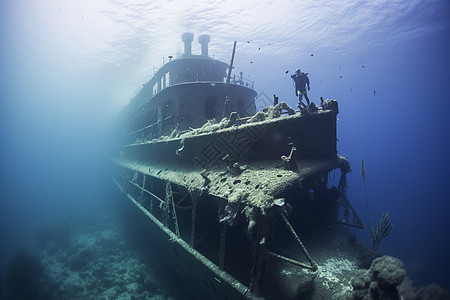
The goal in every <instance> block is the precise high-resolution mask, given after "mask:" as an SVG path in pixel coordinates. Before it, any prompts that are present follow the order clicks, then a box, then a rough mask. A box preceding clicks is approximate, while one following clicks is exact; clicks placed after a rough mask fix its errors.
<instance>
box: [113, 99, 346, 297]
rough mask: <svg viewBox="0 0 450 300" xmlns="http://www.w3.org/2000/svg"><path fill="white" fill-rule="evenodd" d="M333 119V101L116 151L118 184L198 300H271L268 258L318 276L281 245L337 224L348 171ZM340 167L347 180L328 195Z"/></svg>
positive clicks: (300, 252) (302, 251) (303, 257)
mask: <svg viewBox="0 0 450 300" xmlns="http://www.w3.org/2000/svg"><path fill="white" fill-rule="evenodd" d="M336 116H337V103H335V106H334V107H333V108H331V109H325V108H324V109H319V110H318V111H317V112H311V113H308V114H300V113H298V112H297V113H295V114H292V115H290V116H279V117H276V118H272V119H267V120H261V121H253V122H247V123H244V122H242V123H244V124H241V123H239V122H237V123H236V124H234V125H231V126H229V127H226V128H220V127H219V128H218V127H215V128H213V129H208V128H203V129H198V130H194V131H193V132H190V133H184V134H180V135H179V137H176V138H163V139H159V140H156V141H155V140H154V141H149V142H144V143H136V144H130V145H126V146H120V147H117V148H115V152H116V153H117V156H116V157H115V158H114V159H113V162H114V180H115V182H116V183H117V185H118V186H119V188H120V190H121V191H122V192H124V193H125V195H126V197H127V198H128V199H129V200H130V201H131V202H132V203H133V204H134V205H135V206H136V207H137V208H139V210H140V211H141V212H142V213H143V214H144V215H145V216H146V217H148V219H149V221H150V222H149V223H151V226H152V227H153V228H154V234H155V235H154V236H152V238H155V240H156V241H157V242H158V243H160V248H161V249H162V250H163V251H162V252H163V253H164V255H165V256H167V257H168V258H169V259H170V260H171V261H172V265H173V267H174V271H175V272H176V273H178V274H179V275H180V277H182V278H184V280H185V281H188V282H189V284H188V286H190V287H194V288H193V289H192V293H193V295H194V297H198V298H199V299H257V298H265V297H266V295H270V294H271V293H274V291H277V289H280V290H281V289H282V287H280V286H278V287H277V286H273V287H268V286H267V283H266V284H264V283H265V282H267V280H268V279H267V278H270V277H271V276H274V275H273V274H268V273H267V266H268V265H269V263H268V262H269V261H270V260H276V261H277V264H289V265H294V266H296V267H298V268H299V269H304V268H306V269H309V270H312V272H314V271H315V270H317V265H315V263H314V259H313V258H311V257H310V256H309V254H308V252H307V250H306V248H305V247H304V246H303V248H302V247H301V246H300V245H299V244H296V243H294V244H291V243H287V244H286V247H285V248H284V249H283V245H282V244H283V243H284V239H285V238H286V236H285V234H287V236H291V237H290V239H291V241H295V240H296V233H295V232H296V230H297V231H298V229H299V228H300V229H302V228H311V227H321V226H329V225H330V224H334V222H335V220H336V218H337V214H338V209H339V208H338V207H339V203H341V204H342V193H340V191H342V190H343V189H345V175H346V172H347V171H348V170H349V166H348V162H347V161H346V160H345V158H343V157H341V156H339V155H338V154H337V151H336ZM293 148H295V149H298V150H297V151H294V152H293V153H295V154H293V155H290V154H291V152H292V149H293ZM282 156H283V157H284V160H283V159H282ZM289 156H291V157H290V160H289V159H287V158H288V157H289ZM287 160H288V161H287ZM335 169H340V170H341V174H342V175H341V176H342V177H341V181H340V182H339V186H337V187H332V188H330V187H328V186H327V178H328V174H329V172H330V171H333V170H335ZM289 220H291V221H289ZM297 220H300V221H297ZM280 224H284V225H281V227H280ZM305 226H306V227H305ZM280 231H284V233H280ZM282 236H284V238H281V237H282ZM297 238H298V236H297ZM300 243H301V242H300ZM293 248H294V250H293ZM292 251H293V252H292ZM275 252H277V253H275ZM280 253H281V254H280ZM292 253H296V255H295V256H294V258H292V257H291V258H287V257H286V256H285V255H291V254H292ZM301 261H302V262H301ZM298 284H299V285H300V284H301V281H299V283H298ZM262 285H264V287H262ZM293 285H295V283H293ZM293 290H295V287H293Z"/></svg>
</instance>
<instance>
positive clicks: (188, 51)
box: [181, 32, 194, 57]
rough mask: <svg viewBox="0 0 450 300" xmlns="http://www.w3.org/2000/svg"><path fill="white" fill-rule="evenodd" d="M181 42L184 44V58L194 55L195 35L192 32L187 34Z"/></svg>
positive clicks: (184, 34)
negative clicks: (193, 43) (193, 42)
mask: <svg viewBox="0 0 450 300" xmlns="http://www.w3.org/2000/svg"><path fill="white" fill-rule="evenodd" d="M181 40H182V41H183V43H184V54H183V57H187V56H191V55H192V41H193V40H194V34H193V33H192V32H185V33H183V35H182V36H181Z"/></svg>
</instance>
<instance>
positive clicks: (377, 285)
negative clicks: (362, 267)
mask: <svg viewBox="0 0 450 300" xmlns="http://www.w3.org/2000/svg"><path fill="white" fill-rule="evenodd" d="M405 278H406V270H405V266H404V265H403V263H402V262H401V261H400V260H399V259H397V258H395V257H391V256H382V257H378V258H376V259H375V260H374V261H373V262H372V265H371V266H370V269H369V270H368V271H360V272H359V273H358V274H357V276H356V277H354V278H353V279H352V286H353V290H354V293H353V299H393V300H394V299H399V300H400V294H399V291H398V289H397V286H398V285H400V284H401V283H402V281H403V280H404V279H405Z"/></svg>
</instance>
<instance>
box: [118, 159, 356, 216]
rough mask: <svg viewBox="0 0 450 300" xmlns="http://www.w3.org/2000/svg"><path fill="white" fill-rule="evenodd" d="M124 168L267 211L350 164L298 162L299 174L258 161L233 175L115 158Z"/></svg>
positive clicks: (277, 164) (341, 161) (219, 170)
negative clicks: (303, 183) (287, 194)
mask: <svg viewBox="0 0 450 300" xmlns="http://www.w3.org/2000/svg"><path fill="white" fill-rule="evenodd" d="M114 163H115V164H116V165H118V166H120V167H122V168H124V169H127V170H131V171H135V172H138V173H141V174H144V175H148V176H151V177H153V178H157V179H160V180H162V181H166V182H171V183H173V184H176V185H179V186H182V187H184V188H186V189H187V190H190V191H192V190H199V191H203V192H205V193H207V194H210V195H211V196H214V197H217V198H222V199H225V200H227V201H228V202H239V203H242V204H244V205H250V206H252V207H258V208H267V207H271V206H273V204H274V201H275V200H276V199H277V198H278V197H280V195H282V193H283V192H284V191H286V190H289V189H291V188H293V187H295V186H299V185H300V184H301V181H302V180H304V179H306V178H311V177H314V176H315V175H320V174H324V173H328V172H329V171H332V170H333V169H337V168H342V167H344V168H347V166H348V161H347V160H346V159H345V158H344V157H342V156H337V157H336V159H335V160H302V161H297V169H296V170H295V171H292V170H285V169H284V167H283V163H282V162H281V160H277V161H263V162H256V163H253V164H251V165H247V166H244V167H241V169H243V170H242V173H240V174H235V175H233V174H230V173H232V171H224V169H223V168H213V169H208V170H207V171H205V170H204V169H201V168H198V167H197V168H183V167H181V168H180V166H177V165H172V166H170V165H167V164H164V165H158V164H153V163H152V164H149V163H142V162H134V161H127V160H125V159H115V160H114Z"/></svg>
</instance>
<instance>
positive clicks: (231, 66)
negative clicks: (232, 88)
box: [226, 41, 236, 83]
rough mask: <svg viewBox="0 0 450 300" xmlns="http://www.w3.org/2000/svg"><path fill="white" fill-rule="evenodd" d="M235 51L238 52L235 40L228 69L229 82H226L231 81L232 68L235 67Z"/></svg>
mask: <svg viewBox="0 0 450 300" xmlns="http://www.w3.org/2000/svg"><path fill="white" fill-rule="evenodd" d="M235 52H236V41H234V46H233V54H231V63H230V69H229V70H228V77H227V82H226V83H230V77H231V70H232V69H233V62H234V53H235Z"/></svg>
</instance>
